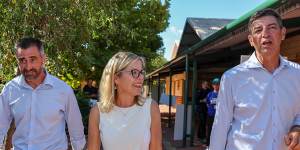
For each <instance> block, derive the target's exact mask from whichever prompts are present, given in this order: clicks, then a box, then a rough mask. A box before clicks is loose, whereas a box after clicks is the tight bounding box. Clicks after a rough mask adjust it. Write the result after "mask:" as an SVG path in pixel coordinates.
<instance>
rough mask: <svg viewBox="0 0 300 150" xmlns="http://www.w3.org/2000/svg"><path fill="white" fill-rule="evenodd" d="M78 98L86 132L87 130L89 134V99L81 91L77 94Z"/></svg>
mask: <svg viewBox="0 0 300 150" xmlns="http://www.w3.org/2000/svg"><path fill="white" fill-rule="evenodd" d="M76 99H77V102H78V106H79V109H80V113H81V116H82V122H83V126H84V132H85V134H87V130H88V122H89V114H90V106H89V99H88V98H87V96H86V95H85V94H84V93H83V92H81V91H80V92H78V93H77V94H76Z"/></svg>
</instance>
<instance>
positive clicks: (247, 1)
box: [161, 0, 267, 60]
mask: <svg viewBox="0 0 300 150" xmlns="http://www.w3.org/2000/svg"><path fill="white" fill-rule="evenodd" d="M265 1H267V0H171V5H170V14H171V17H170V20H169V23H170V24H169V27H168V28H167V29H166V31H165V32H163V33H161V36H162V38H163V42H164V47H165V58H167V59H168V60H170V58H171V49H172V47H173V45H174V42H175V41H179V40H180V37H181V33H182V30H183V27H184V24H185V20H186V18H187V17H196V18H229V19H237V18H239V17H240V16H242V15H244V14H245V13H247V12H248V11H250V10H252V9H254V8H255V7H257V6H258V5H260V4H262V3H263V2H265Z"/></svg>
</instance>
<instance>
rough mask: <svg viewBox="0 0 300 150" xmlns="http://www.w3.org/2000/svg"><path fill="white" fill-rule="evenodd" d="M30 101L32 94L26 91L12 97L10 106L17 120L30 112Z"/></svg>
mask: <svg viewBox="0 0 300 150" xmlns="http://www.w3.org/2000/svg"><path fill="white" fill-rule="evenodd" d="M30 103H31V98H30V95H29V94H26V93H19V94H17V95H15V96H12V97H11V98H10V102H9V106H10V109H11V112H12V114H13V116H14V118H15V120H16V121H18V120H20V119H22V118H24V116H26V115H27V114H28V113H30V107H29V106H30Z"/></svg>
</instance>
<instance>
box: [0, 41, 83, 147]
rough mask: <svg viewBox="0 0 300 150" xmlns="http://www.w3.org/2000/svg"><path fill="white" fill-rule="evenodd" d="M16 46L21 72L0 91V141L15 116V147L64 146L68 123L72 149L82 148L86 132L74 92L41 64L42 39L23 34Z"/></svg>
mask: <svg viewBox="0 0 300 150" xmlns="http://www.w3.org/2000/svg"><path fill="white" fill-rule="evenodd" d="M15 50H16V58H17V63H18V67H19V69H20V72H21V75H19V76H17V77H15V78H14V79H12V80H11V81H9V82H8V83H7V84H6V85H5V86H4V88H3V90H2V92H1V94H0V141H1V142H2V141H3V138H4V136H5V135H6V133H7V130H8V128H9V125H10V123H11V121H12V120H13V119H14V121H15V125H16V130H15V132H14V134H13V146H14V150H46V149H51V150H67V148H68V140H67V135H66V132H65V126H66V123H67V125H68V129H69V133H70V138H71V143H72V147H73V149H74V150H82V149H83V148H84V146H85V136H84V133H83V124H82V119H81V114H80V111H79V108H78V104H77V101H76V98H75V95H74V93H73V90H72V88H71V87H70V86H68V85H67V84H66V83H65V82H63V81H62V80H60V79H58V78H56V77H54V76H52V75H51V74H49V73H48V72H47V71H46V69H45V68H44V64H45V58H46V56H45V53H44V49H43V44H42V42H41V41H40V40H39V39H36V38H31V37H25V38H22V39H20V40H19V41H18V42H17V44H16V48H15ZM1 144H2V143H0V147H1ZM2 147H3V146H2Z"/></svg>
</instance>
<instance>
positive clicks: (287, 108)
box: [210, 53, 300, 150]
mask: <svg viewBox="0 0 300 150" xmlns="http://www.w3.org/2000/svg"><path fill="white" fill-rule="evenodd" d="M216 111H217V112H216V116H215V121H214V125H213V129H212V133H211V137H210V139H211V140H210V142H211V144H210V150H224V149H226V150H286V149H287V146H285V144H284V135H287V133H288V131H289V129H290V128H291V127H292V126H293V125H300V66H299V65H298V64H296V63H292V62H290V61H287V60H286V59H284V58H282V57H280V65H279V67H278V68H277V69H276V70H275V71H274V72H273V73H270V72H268V71H267V70H266V69H265V68H263V67H262V65H261V63H260V62H259V61H258V60H257V58H256V56H255V54H254V53H253V54H252V55H251V57H250V58H249V60H247V61H246V62H244V63H242V64H240V65H238V66H236V67H234V68H232V69H230V70H228V71H226V72H225V73H224V74H223V76H222V80H221V85H220V91H219V96H218V104H217V110H216Z"/></svg>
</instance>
